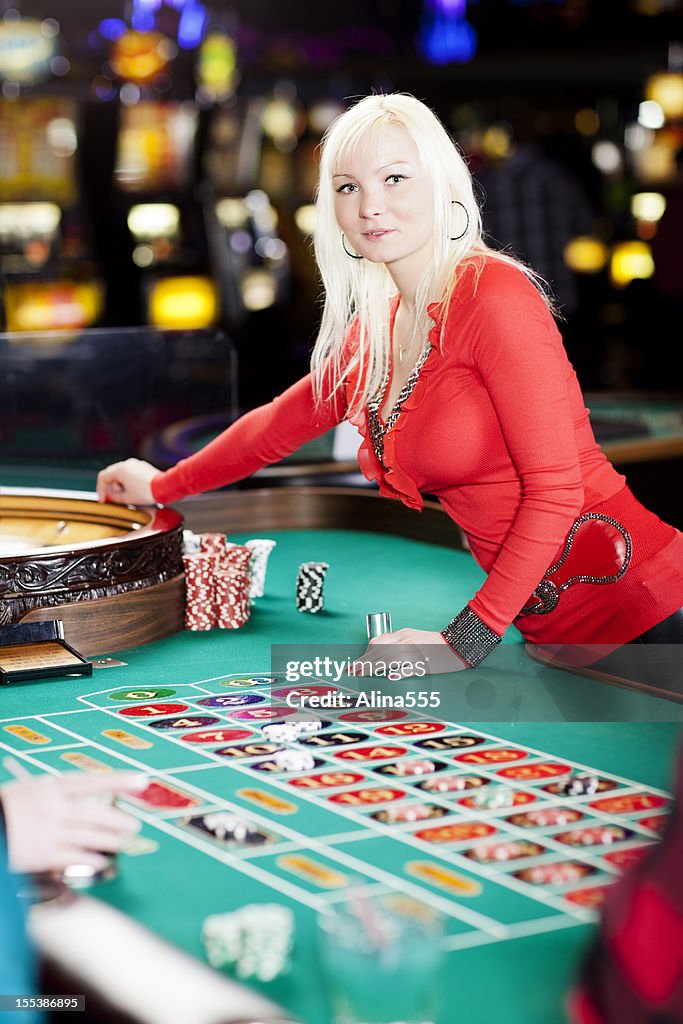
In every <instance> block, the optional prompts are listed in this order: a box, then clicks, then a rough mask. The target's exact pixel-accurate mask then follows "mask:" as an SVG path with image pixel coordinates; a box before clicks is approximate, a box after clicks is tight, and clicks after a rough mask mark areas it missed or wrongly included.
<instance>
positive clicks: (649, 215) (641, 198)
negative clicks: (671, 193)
mask: <svg viewBox="0 0 683 1024" xmlns="http://www.w3.org/2000/svg"><path fill="white" fill-rule="evenodd" d="M665 210H666V199H665V197H664V196H663V195H662V194H661V192H636V193H634V194H633V195H632V196H631V213H632V215H633V216H634V217H635V219H636V220H644V221H651V222H653V223H656V222H657V221H658V220H660V219H661V217H662V214H663V213H664V211H665Z"/></svg>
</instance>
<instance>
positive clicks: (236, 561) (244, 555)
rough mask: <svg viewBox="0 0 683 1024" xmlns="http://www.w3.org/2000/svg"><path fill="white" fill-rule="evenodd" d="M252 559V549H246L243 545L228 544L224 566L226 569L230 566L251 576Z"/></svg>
mask: <svg viewBox="0 0 683 1024" xmlns="http://www.w3.org/2000/svg"><path fill="white" fill-rule="evenodd" d="M251 558H252V553H251V550H250V548H248V547H245V546H244V545H243V544H227V545H226V548H225V552H224V557H223V566H224V567H225V568H227V567H228V566H230V568H231V569H237V570H238V571H239V572H246V573H248V574H249V575H251V572H250V570H251Z"/></svg>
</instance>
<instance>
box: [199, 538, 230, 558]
mask: <svg viewBox="0 0 683 1024" xmlns="http://www.w3.org/2000/svg"><path fill="white" fill-rule="evenodd" d="M227 547H228V538H227V537H226V536H225V534H224V533H200V534H199V550H200V551H206V552H207V553H208V554H212V555H220V557H221V559H223V558H224V557H225V552H226V549H227Z"/></svg>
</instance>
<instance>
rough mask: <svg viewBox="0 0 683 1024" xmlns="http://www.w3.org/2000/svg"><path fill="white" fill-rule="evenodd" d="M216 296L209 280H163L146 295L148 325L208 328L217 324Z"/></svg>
mask: <svg viewBox="0 0 683 1024" xmlns="http://www.w3.org/2000/svg"><path fill="white" fill-rule="evenodd" d="M217 313H218V296H217V294H216V286H215V285H214V283H213V281H211V280H210V279H209V278H208V277H165V278H162V279H161V280H160V281H156V282H155V283H154V284H153V285H152V287H151V289H150V293H149V322H150V323H151V324H152V325H153V326H154V327H170V328H183V329H184V330H192V329H199V328H202V327H210V326H211V325H212V324H213V323H215V321H216V316H217Z"/></svg>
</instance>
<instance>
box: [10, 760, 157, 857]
mask: <svg viewBox="0 0 683 1024" xmlns="http://www.w3.org/2000/svg"><path fill="white" fill-rule="evenodd" d="M144 785H146V781H145V780H144V777H143V776H141V775H139V774H136V773H135V772H117V771H112V772H103V773H101V774H97V775H85V774H81V773H76V772H73V773H68V774H66V775H28V774H27V775H26V776H24V777H22V778H17V779H14V780H13V781H12V782H7V783H5V784H4V785H3V786H1V787H0V799H1V800H2V806H3V810H4V812H5V820H6V823H7V855H8V862H9V867H10V870H11V871H18V872H37V871H55V870H59V869H61V868H65V867H68V866H69V865H70V864H89V865H91V866H92V867H94V868H96V869H98V868H103V867H105V866H106V863H107V862H106V858H105V857H104V856H103V854H104V853H116V852H118V851H119V850H121V849H122V848H123V847H124V846H125V845H126V843H127V842H128V840H129V839H130V837H131V836H133V835H135V833H136V832H138V831H139V828H140V824H139V822H138V821H137V819H136V818H134V817H133V816H132V815H130V814H126V813H125V812H124V811H122V810H119V809H118V808H117V807H114V806H113V805H112V800H113V798H114V796H115V795H116V794H117V793H123V792H124V791H129V790H134V789H140V788H142V787H143V786H144Z"/></svg>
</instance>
